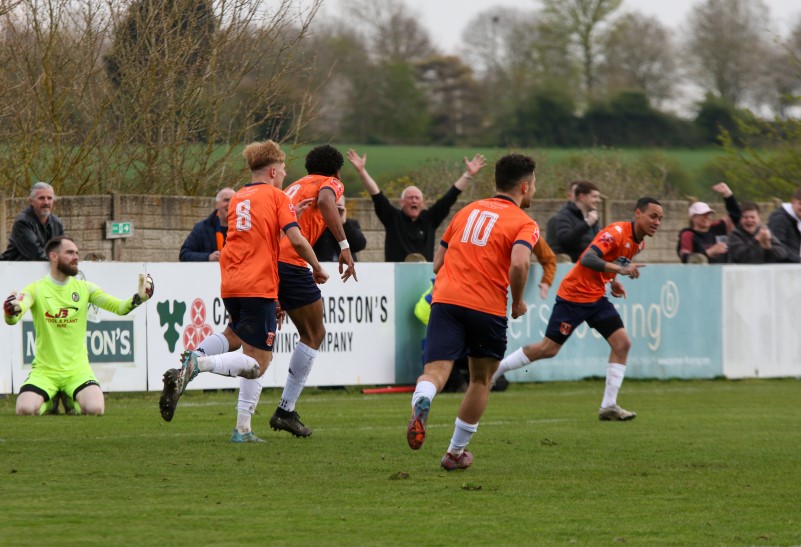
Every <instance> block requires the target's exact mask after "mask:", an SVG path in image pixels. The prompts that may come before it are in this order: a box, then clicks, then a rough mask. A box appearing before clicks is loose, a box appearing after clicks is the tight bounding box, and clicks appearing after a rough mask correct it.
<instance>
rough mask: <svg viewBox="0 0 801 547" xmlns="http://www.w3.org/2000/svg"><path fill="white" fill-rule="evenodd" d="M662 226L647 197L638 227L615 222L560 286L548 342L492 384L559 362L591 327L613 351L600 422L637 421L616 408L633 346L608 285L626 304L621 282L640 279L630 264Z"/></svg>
mask: <svg viewBox="0 0 801 547" xmlns="http://www.w3.org/2000/svg"><path fill="white" fill-rule="evenodd" d="M661 223H662V204H660V203H659V202H658V201H657V200H655V199H654V198H649V197H643V198H640V200H639V201H637V205H636V206H635V208H634V222H615V223H612V224H610V225H609V226H607V227H606V228H604V229H603V230H601V231H600V232H599V233H598V235H596V236H595V238H594V239H593V240H592V243H591V244H590V246H589V247H587V249H586V250H585V251H584V253H583V254H582V255H581V258H580V259H579V261H578V262H577V263H576V264H575V266H573V268H572V269H571V270H570V271H569V272H568V273H567V275H566V276H565V278H564V279H563V280H562V283H561V284H560V285H559V290H558V291H557V292H556V304H555V305H554V307H553V311H552V313H551V318H550V320H549V321H548V327H547V329H546V331H545V337H544V338H543V339H542V341H540V342H538V343H536V344H529V345H527V346H525V347H522V348H519V349H518V350H517V351H515V352H513V353H512V354H511V355H509V356H508V357H507V358H505V359H504V360H503V361H501V365H500V366H499V367H498V370H497V371H496V372H495V374H494V375H493V377H492V379H493V381H495V380H496V379H497V378H500V377H501V375H503V374H505V373H506V372H509V371H510V370H515V369H518V368H520V367H524V366H526V365H528V364H529V363H531V362H532V361H537V360H539V359H548V358H550V357H553V356H555V355H556V354H557V353H559V350H560V349H561V348H562V346H563V345H564V343H565V342H567V339H568V338H569V337H570V335H571V334H572V333H573V331H575V330H576V329H577V328H578V327H579V325H581V324H582V323H583V322H584V321H586V322H587V324H588V325H589V326H590V327H592V328H594V329H595V330H596V331H598V333H600V334H601V336H603V337H604V338H605V339H606V341H607V342H608V343H609V347H610V348H611V352H610V354H609V364H608V365H607V368H606V389H605V390H604V396H603V400H602V401H601V408H600V410H599V412H598V417H599V418H600V419H601V420H603V421H625V420H632V419H634V418H635V417H636V416H637V414H636V413H634V412H629V411H628V410H625V409H623V408H620V407H619V406H618V404H617V394H618V391H619V390H620V386H621V385H622V384H623V377H624V375H625V373H626V359H627V358H628V354H629V348H630V347H631V340H630V339H629V336H628V334H627V333H626V328H625V327H624V326H623V320H622V319H621V318H620V314H619V313H618V312H617V310H616V309H615V307H614V305H612V303H611V302H609V300H607V298H606V284H607V283H609V286H610V289H611V293H612V296H614V297H616V298H620V297H624V298H625V296H626V289H625V288H624V287H623V285H622V284H621V283H620V282H619V281H618V280H617V279H616V276H617V275H624V276H628V277H630V278H632V279H637V278H638V277H640V268H642V267H644V265H643V264H637V263H633V262H632V261H631V260H632V258H634V256H635V255H636V254H637V253H639V252H640V251H642V250H643V249H644V248H645V236H650V237H653V236H654V234H656V231H657V229H659V225H660V224H661Z"/></svg>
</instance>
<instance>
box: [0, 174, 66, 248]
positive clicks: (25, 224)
mask: <svg viewBox="0 0 801 547" xmlns="http://www.w3.org/2000/svg"><path fill="white" fill-rule="evenodd" d="M28 199H29V201H30V205H29V206H28V207H27V208H26V209H25V210H24V211H22V212H21V213H20V214H19V215H18V216H17V218H15V219H14V225H13V226H12V228H11V235H10V236H9V238H8V248H7V249H6V250H5V252H4V253H3V255H2V256H0V260H47V255H46V254H45V250H44V248H45V243H47V242H48V241H50V240H51V239H53V238H54V237H56V236H60V235H64V225H63V224H62V223H61V219H59V218H58V217H57V216H56V215H54V214H53V204H54V203H55V201H56V194H55V191H54V190H53V187H52V186H50V185H49V184H47V183H46V182H37V183H36V184H34V185H33V187H32V188H31V194H30V196H28Z"/></svg>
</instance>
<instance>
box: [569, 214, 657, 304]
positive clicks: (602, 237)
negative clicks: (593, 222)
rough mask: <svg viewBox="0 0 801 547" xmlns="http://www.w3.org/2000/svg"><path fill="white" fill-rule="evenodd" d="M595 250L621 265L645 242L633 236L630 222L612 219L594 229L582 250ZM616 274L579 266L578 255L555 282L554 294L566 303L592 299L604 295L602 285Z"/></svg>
mask: <svg viewBox="0 0 801 547" xmlns="http://www.w3.org/2000/svg"><path fill="white" fill-rule="evenodd" d="M591 249H597V250H598V252H600V253H601V258H602V259H603V260H605V261H606V262H615V263H617V264H620V265H621V266H625V265H626V264H628V263H630V262H631V259H632V258H634V255H636V254H637V253H639V252H640V251H642V250H643V249H645V241H644V240H643V241H637V240H636V239H634V223H633V222H614V223H612V224H610V225H609V226H607V227H606V228H604V229H603V230H601V231H600V232H598V234H596V236H595V238H594V239H593V240H592V243H590V245H589V247H587V248H586V249H585V250H584V253H588V252H592V251H591ZM584 253H581V255H582V256H584ZM615 275H616V274H613V273H605V272H596V271H595V270H591V269H589V268H587V267H586V266H582V265H581V258H579V262H576V264H575V265H574V266H573V268H572V269H571V270H570V271H569V272H567V275H566V276H565V278H564V279H563V280H562V283H560V284H559V290H558V291H556V294H557V295H558V296H560V297H561V298H564V299H565V300H568V301H570V302H580V303H586V302H596V301H597V300H599V299H601V298H602V297H603V296H605V295H606V284H607V283H608V282H610V281H612V280H613V279H614V278H615Z"/></svg>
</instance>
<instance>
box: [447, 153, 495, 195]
mask: <svg viewBox="0 0 801 547" xmlns="http://www.w3.org/2000/svg"><path fill="white" fill-rule="evenodd" d="M485 165H487V160H486V159H485V158H484V156H483V155H481V154H476V155H475V156H473V159H472V160H468V159H467V156H465V157H464V173H462V176H461V177H459V178H458V179H457V180H456V182H454V183H453V185H454V186H455V187H456V188H458V189H459V190H460V191H462V192H463V191H464V189H465V188H467V183H468V182H470V179H472V178H473V176H475V175H476V174H478V172H479V171H481V169H483V167H484V166H485Z"/></svg>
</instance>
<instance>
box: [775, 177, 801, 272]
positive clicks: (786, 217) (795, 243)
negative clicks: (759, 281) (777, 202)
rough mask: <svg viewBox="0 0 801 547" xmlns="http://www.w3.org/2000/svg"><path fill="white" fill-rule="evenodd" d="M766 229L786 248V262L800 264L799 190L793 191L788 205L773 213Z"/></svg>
mask: <svg viewBox="0 0 801 547" xmlns="http://www.w3.org/2000/svg"><path fill="white" fill-rule="evenodd" d="M768 227H769V228H770V231H771V232H772V233H773V235H775V236H776V237H777V238H778V239H779V241H781V242H782V243H784V245H785V246H786V247H787V262H795V263H798V262H801V188H799V189H798V190H796V191H795V194H793V197H792V199H791V200H790V203H782V206H781V207H779V208H778V209H776V210H775V211H773V213H771V215H770V217H769V218H768Z"/></svg>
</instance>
